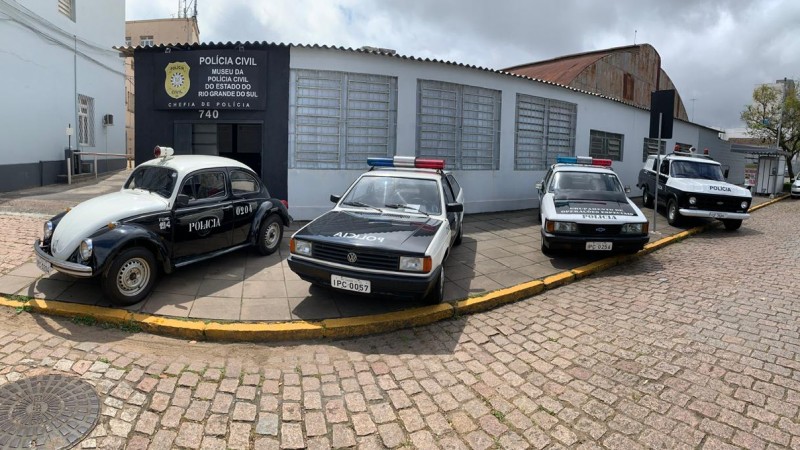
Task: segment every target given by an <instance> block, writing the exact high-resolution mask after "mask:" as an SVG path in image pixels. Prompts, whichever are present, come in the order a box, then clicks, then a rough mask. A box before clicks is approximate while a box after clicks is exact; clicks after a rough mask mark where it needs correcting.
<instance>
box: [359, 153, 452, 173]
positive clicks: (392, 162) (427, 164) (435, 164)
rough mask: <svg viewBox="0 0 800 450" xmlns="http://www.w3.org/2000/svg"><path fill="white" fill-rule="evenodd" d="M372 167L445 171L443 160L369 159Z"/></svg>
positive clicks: (408, 157) (411, 157)
mask: <svg viewBox="0 0 800 450" xmlns="http://www.w3.org/2000/svg"><path fill="white" fill-rule="evenodd" d="M367 164H368V165H369V166H370V167H411V168H416V169H436V170H444V160H443V159H431V158H416V157H414V156H395V157H394V158H367Z"/></svg>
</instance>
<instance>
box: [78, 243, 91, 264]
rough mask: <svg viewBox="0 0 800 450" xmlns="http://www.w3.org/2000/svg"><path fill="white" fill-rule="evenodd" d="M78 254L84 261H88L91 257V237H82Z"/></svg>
mask: <svg viewBox="0 0 800 450" xmlns="http://www.w3.org/2000/svg"><path fill="white" fill-rule="evenodd" d="M80 254H81V259H82V260H84V261H88V260H89V258H91V257H92V240H91V239H84V240H83V241H81V247H80Z"/></svg>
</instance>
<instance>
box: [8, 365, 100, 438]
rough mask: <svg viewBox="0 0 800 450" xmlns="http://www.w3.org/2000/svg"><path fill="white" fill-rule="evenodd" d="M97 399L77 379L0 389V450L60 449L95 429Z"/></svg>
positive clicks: (34, 380)
mask: <svg viewBox="0 0 800 450" xmlns="http://www.w3.org/2000/svg"><path fill="white" fill-rule="evenodd" d="M99 412H100V399H99V398H98V397H97V392H95V390H94V387H92V385H90V384H89V383H87V382H85V381H83V380H81V379H80V378H75V377H69V376H64V375H56V374H52V375H37V376H34V377H30V378H26V379H24V380H19V381H15V382H13V383H7V384H4V385H2V386H0V449H1V450H11V449H18V448H32V449H62V448H68V447H70V446H72V445H73V444H75V443H76V442H78V441H80V440H81V439H83V438H84V437H85V436H86V435H87V434H89V432H91V431H92V429H94V427H95V425H97V417H98V414H99Z"/></svg>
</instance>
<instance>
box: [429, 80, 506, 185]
mask: <svg viewBox="0 0 800 450" xmlns="http://www.w3.org/2000/svg"><path fill="white" fill-rule="evenodd" d="M500 102H501V97H500V91H498V90H493V89H485V88H481V87H476V86H467V85H462V84H454V83H446V82H443V81H433V80H418V81H417V149H416V154H417V156H423V157H431V158H440V159H444V160H445V161H446V165H447V167H448V168H452V169H461V170H497V169H498V168H499V167H500V106H501V104H500Z"/></svg>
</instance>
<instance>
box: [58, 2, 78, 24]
mask: <svg viewBox="0 0 800 450" xmlns="http://www.w3.org/2000/svg"><path fill="white" fill-rule="evenodd" d="M58 12H60V13H61V14H63V15H65V16H67V17H69V19H70V20H71V21H73V22H74V21H75V0H58Z"/></svg>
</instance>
